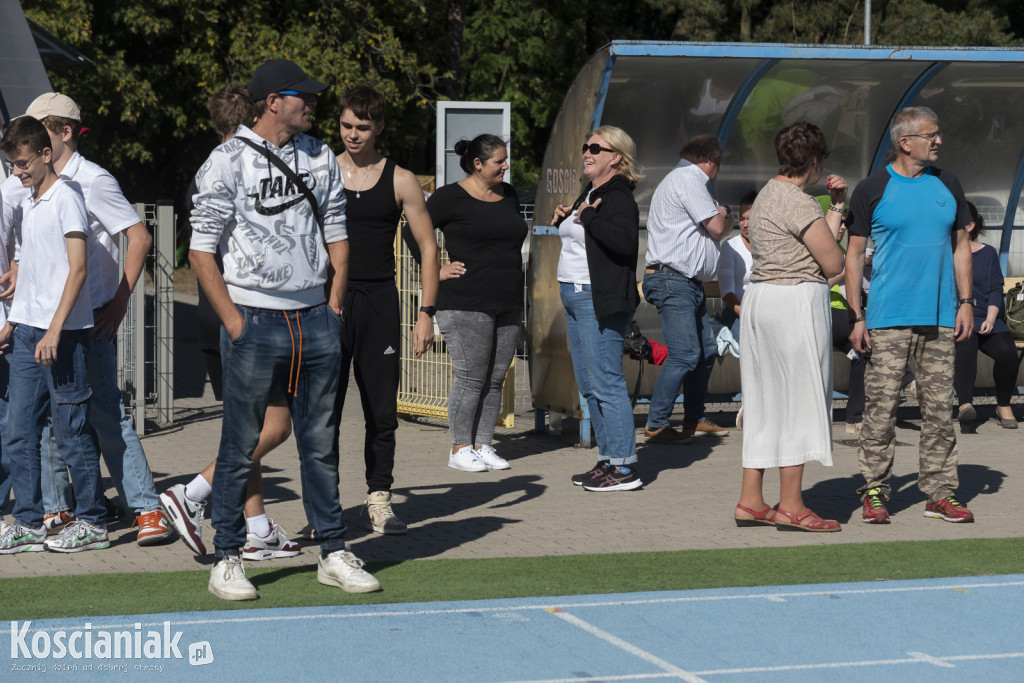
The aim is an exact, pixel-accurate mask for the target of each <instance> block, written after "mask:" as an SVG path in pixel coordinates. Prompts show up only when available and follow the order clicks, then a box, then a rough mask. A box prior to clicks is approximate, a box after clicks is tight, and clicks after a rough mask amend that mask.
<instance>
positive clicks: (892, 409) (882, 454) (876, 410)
mask: <svg viewBox="0 0 1024 683" xmlns="http://www.w3.org/2000/svg"><path fill="white" fill-rule="evenodd" d="M954 355H955V342H954V338H953V329H952V328H950V327H935V326H923V327H890V328H884V329H875V330H871V355H870V357H869V359H868V364H867V371H866V372H865V375H864V393H865V395H866V399H867V403H866V405H865V407H864V425H863V426H862V427H861V432H860V472H861V474H863V475H864V479H865V480H866V483H865V484H864V485H863V486H862V487H860V488H859V489H857V493H858V495H859V496H860V497H861V499H862V500H863V498H864V495H865V493H866V492H867V490H868V489H872V488H875V487H878V488H881V489H882V492H883V497H884V499H885V500H888V499H889V496H890V493H891V490H890V486H889V484H888V483H887V482H888V481H889V477H890V476H891V475H892V463H893V457H894V455H895V451H896V444H895V439H896V406H897V403H898V402H899V394H900V381H901V380H902V379H903V373H904V371H905V370H906V368H907V365H908V364H909V366H910V369H911V370H913V372H914V375H915V376H916V378H917V399H918V401H919V403H920V405H921V443H920V465H919V467H920V470H919V473H918V478H917V486H918V488H919V489H921V492H922V493H924V494H925V496H927V498H928V502H935V501H937V500H941V499H943V498H945V497H946V496H948V495H950V494H952V493H954V492H955V491H956V487H957V484H958V480H957V452H956V435H955V433H954V431H953V418H952V410H951V405H952V403H953V358H954Z"/></svg>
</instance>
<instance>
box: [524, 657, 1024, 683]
mask: <svg viewBox="0 0 1024 683" xmlns="http://www.w3.org/2000/svg"><path fill="white" fill-rule="evenodd" d="M907 654H909V655H914V656H912V657H910V658H907V659H875V660H865V661H859V662H826V663H820V664H783V665H780V666H752V667H744V668H739V669H710V670H708V671H691V672H690V674H691V675H693V676H726V675H730V674H759V673H778V672H786V671H810V670H814V669H841V668H845V667H865V666H891V665H894V664H935V665H937V666H942V667H949V666H952V665H951V664H949V663H948V662H973V661H986V660H995V659H1021V658H1024V652H1006V653H999V654H986V655H955V656H950V657H932V656H929V655H923V654H922V653H920V652H908V653H907ZM918 655H919V656H918ZM675 677H676V676H675V674H671V673H651V674H625V675H621V676H599V675H594V676H590V677H587V678H544V679H536V680H531V681H507V682H506V683H586V682H587V681H595V680H599V681H641V680H651V679H657V678H675Z"/></svg>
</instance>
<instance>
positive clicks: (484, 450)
mask: <svg viewBox="0 0 1024 683" xmlns="http://www.w3.org/2000/svg"><path fill="white" fill-rule="evenodd" d="M476 457H477V458H479V459H480V462H482V463H483V464H484V467H486V468H487V469H489V470H510V469H512V465H509V464H508V460H505V458H503V457H501V456H500V455H498V453H497V452H496V451H495V450H494V449H493V448H491V444H489V443H485V444H484V445H482V446H480V448H477V449H476Z"/></svg>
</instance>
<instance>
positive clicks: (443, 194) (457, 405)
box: [427, 134, 527, 472]
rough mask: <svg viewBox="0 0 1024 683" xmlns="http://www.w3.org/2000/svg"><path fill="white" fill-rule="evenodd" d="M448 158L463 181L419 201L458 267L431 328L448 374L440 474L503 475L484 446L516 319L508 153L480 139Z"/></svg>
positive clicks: (515, 201) (443, 289)
mask: <svg viewBox="0 0 1024 683" xmlns="http://www.w3.org/2000/svg"><path fill="white" fill-rule="evenodd" d="M455 153H456V154H458V155H459V156H460V157H461V160H460V161H459V165H460V166H461V167H462V170H463V171H465V172H466V173H467V174H469V175H468V176H467V177H466V178H464V179H463V180H460V181H459V182H457V183H453V184H451V185H445V186H444V187H442V188H441V189H439V190H438V191H437V192H435V193H434V194H433V195H432V196H431V197H430V199H429V200H428V201H427V210H428V211H429V212H430V218H431V220H432V221H433V223H434V226H435V227H436V228H439V229H440V230H441V232H442V233H443V234H444V239H445V249H446V250H447V252H448V256H449V259H450V260H451V261H452V262H458V263H461V264H462V267H461V268H460V273H459V275H458V277H454V278H451V279H446V280H444V281H443V282H441V285H440V288H439V291H438V296H437V317H436V320H437V324H438V327H440V329H441V333H442V334H444V338H445V344H446V345H447V347H448V354H449V355H450V356H451V359H452V367H453V369H454V371H455V377H454V380H453V381H452V386H451V389H450V391H449V392H448V426H449V429H450V430H451V435H452V444H453V446H452V450H451V453H450V454H449V456H448V466H449V467H451V468H452V469H456V470H462V471H464V472H483V471H485V470H507V469H509V464H508V462H507V461H506V460H505V459H503V458H501V457H500V456H499V455H498V454H497V453H496V452H495V450H494V448H493V447H492V446H491V440H492V438H493V437H494V424H495V421H496V420H497V417H498V411H499V410H500V408H501V388H502V384H503V383H504V381H505V373H506V372H507V371H508V368H509V366H510V365H511V364H512V357H513V355H514V354H515V348H516V341H517V340H518V338H519V327H520V324H521V321H522V319H523V265H522V264H523V261H522V245H523V240H525V239H526V231H527V228H526V221H524V220H523V219H522V217H521V216H520V215H519V198H518V196H517V195H516V191H515V189H513V187H512V186H511V185H509V184H508V183H505V182H503V179H504V177H505V171H507V170H508V150H507V147H506V145H505V142H504V141H503V140H502V139H501V138H499V137H497V136H495V135H488V134H485V135H479V136H477V137H476V138H474V139H473V140H472V141H470V142H467V141H466V140H460V141H459V142H457V143H456V144H455Z"/></svg>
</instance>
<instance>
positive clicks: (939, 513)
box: [924, 496, 974, 522]
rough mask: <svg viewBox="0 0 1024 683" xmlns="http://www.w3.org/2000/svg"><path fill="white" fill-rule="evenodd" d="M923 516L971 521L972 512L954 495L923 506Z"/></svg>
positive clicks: (955, 520) (951, 520)
mask: <svg viewBox="0 0 1024 683" xmlns="http://www.w3.org/2000/svg"><path fill="white" fill-rule="evenodd" d="M924 516H925V517H935V518H936V519H944V520H946V521H947V522H973V521H974V513H973V512H971V511H970V510H968V509H967V506H966V505H964V504H963V503H961V502H960V501H959V500H958V499H957V497H956V496H946V497H945V498H943V499H942V500H937V501H935V502H934V503H928V504H927V505H925V506H924Z"/></svg>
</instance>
